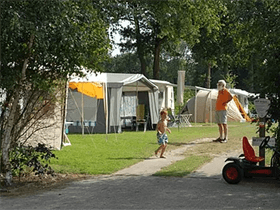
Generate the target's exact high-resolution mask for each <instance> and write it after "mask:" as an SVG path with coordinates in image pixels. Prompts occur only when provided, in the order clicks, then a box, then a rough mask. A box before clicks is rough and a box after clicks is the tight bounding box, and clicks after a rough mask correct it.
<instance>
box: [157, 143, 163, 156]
mask: <svg viewBox="0 0 280 210" xmlns="http://www.w3.org/2000/svg"><path fill="white" fill-rule="evenodd" d="M163 146H164V145H163V144H162V145H160V146H159V148H158V149H157V150H156V151H155V155H157V153H158V151H159V150H162V147H163Z"/></svg>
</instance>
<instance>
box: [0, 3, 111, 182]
mask: <svg viewBox="0 0 280 210" xmlns="http://www.w3.org/2000/svg"><path fill="white" fill-rule="evenodd" d="M42 4H43V6H42ZM0 9H1V66H0V67H1V71H0V88H1V89H2V90H3V91H4V92H5V100H4V102H2V104H0V105H1V111H2V113H1V120H0V122H1V124H0V126H1V129H0V142H1V151H2V157H1V162H2V166H3V167H2V172H3V173H4V174H5V179H6V182H7V184H11V166H10V162H9V151H10V149H11V147H12V146H14V144H16V143H18V142H17V140H18V139H19V137H20V135H21V134H22V131H24V130H25V129H24V128H26V126H27V125H28V123H30V122H32V123H35V122H36V120H37V119H38V118H40V117H41V116H42V111H41V110H42V109H44V107H45V106H46V104H48V103H53V100H54V99H55V97H56V96H57V95H56V92H57V89H58V88H57V87H58V85H63V84H65V82H66V81H67V78H69V76H71V75H72V74H75V73H76V74H79V75H81V72H80V67H81V66H84V67H88V68H89V69H91V70H93V71H96V70H101V66H100V63H101V62H102V61H103V60H104V59H105V58H106V57H107V52H108V49H109V39H108V35H107V28H108V25H107V24H105V23H104V21H103V20H102V19H100V18H99V14H98V10H96V9H94V7H93V4H92V3H91V2H90V1H87V0H86V1H60V0H49V1H41V0H26V1H9V0H2V1H1V3H0ZM3 91H2V92H3ZM46 100H47V103H46Z"/></svg>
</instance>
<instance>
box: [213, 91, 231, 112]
mask: <svg viewBox="0 0 280 210" xmlns="http://www.w3.org/2000/svg"><path fill="white" fill-rule="evenodd" d="M230 98H231V94H230V93H229V91H228V90H227V89H223V90H219V93H218V98H217V102H216V110H217V111H221V110H226V109H227V105H223V103H225V102H227V101H228V100H229V99H230Z"/></svg>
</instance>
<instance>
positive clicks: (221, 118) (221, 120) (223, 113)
mask: <svg viewBox="0 0 280 210" xmlns="http://www.w3.org/2000/svg"><path fill="white" fill-rule="evenodd" d="M215 118H216V123H217V124H227V110H220V111H216V114H215Z"/></svg>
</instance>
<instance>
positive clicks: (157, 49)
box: [153, 37, 167, 79]
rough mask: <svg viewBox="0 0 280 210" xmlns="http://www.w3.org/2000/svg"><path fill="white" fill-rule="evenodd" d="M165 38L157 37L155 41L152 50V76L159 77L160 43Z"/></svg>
mask: <svg viewBox="0 0 280 210" xmlns="http://www.w3.org/2000/svg"><path fill="white" fill-rule="evenodd" d="M166 39H167V37H164V38H162V39H159V38H157V39H156V41H155V50H154V68H153V78H154V79H159V71H160V69H159V61H160V47H161V44H162V43H163V42H164V41H165V40H166Z"/></svg>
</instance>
